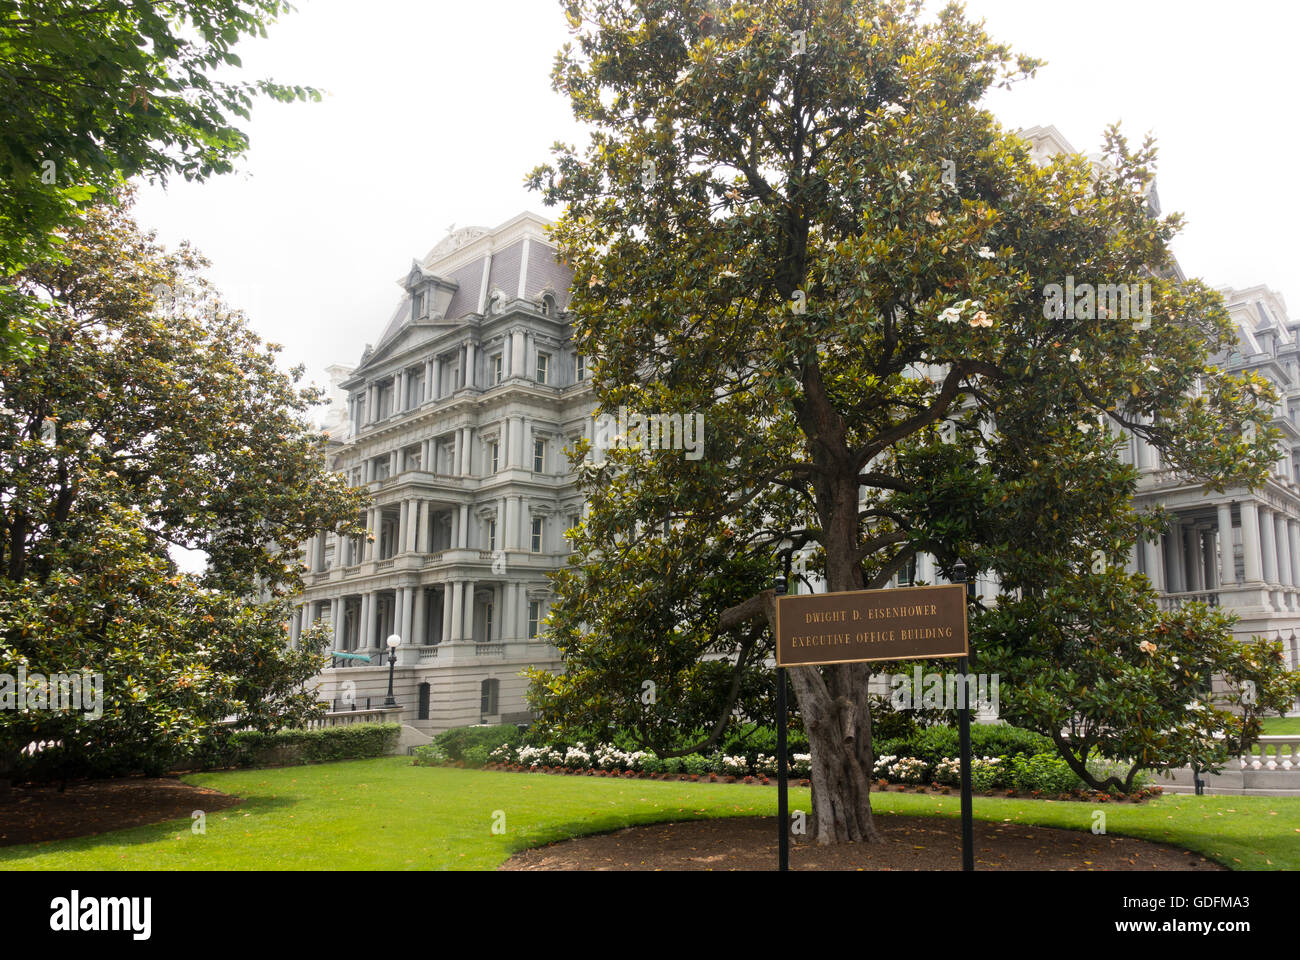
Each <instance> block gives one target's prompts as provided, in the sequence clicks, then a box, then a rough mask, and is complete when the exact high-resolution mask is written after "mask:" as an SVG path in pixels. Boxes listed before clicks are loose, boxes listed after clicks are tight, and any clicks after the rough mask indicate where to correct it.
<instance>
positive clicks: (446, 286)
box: [354, 212, 573, 373]
mask: <svg viewBox="0 0 1300 960" xmlns="http://www.w3.org/2000/svg"><path fill="white" fill-rule="evenodd" d="M551 225H552V221H550V220H547V219H546V218H544V217H541V216H538V215H537V214H534V213H527V212H525V213H521V214H519V215H517V216H515V217H512V218H511V219H510V220H507V221H506V222H505V223H503V224H501V225H500V226H498V227H495V228H491V229H489V228H487V227H463V228H461V229H459V230H457V229H454V227H453V228H452V229H451V230H449V231H448V234H447V236H446V237H444V238H443V239H442V240H441V241H440V242H439V243H437V244H436V245H435V246H434V247H433V248H432V249H431V250H430V251H429V252H428V253H427V254H426V255H425V256H424V258H423V259H422V260H412V261H411V267H410V269H409V270H408V271H407V272H406V273H405V274H404V275H403V276H402V277H401V278H400V279H399V280H398V281H397V284H398V286H400V287H401V288H402V290H403V295H402V299H401V300H400V301H399V303H398V304H397V306H396V308H395V309H394V310H393V313H392V315H391V316H390V318H389V320H388V323H387V324H386V325H385V327H384V330H383V333H382V334H380V337H379V340H378V341H377V342H376V343H375V345H374V347H373V348H368V350H367V352H366V353H365V354H364V355H363V356H362V359H361V364H360V366H358V368H357V371H359V370H360V369H361V368H362V367H365V366H370V365H374V364H377V363H378V362H379V361H381V360H383V359H384V358H385V357H386V356H388V355H390V354H392V353H394V352H396V349H395V348H396V347H397V346H398V344H399V342H406V341H408V340H409V339H410V336H409V335H408V334H409V332H410V331H412V330H413V329H416V328H425V329H426V330H427V331H428V333H427V336H426V339H427V338H432V337H433V336H437V335H438V334H440V333H442V332H443V331H445V330H446V329H447V327H448V326H455V325H459V324H462V323H465V322H467V321H468V320H469V319H470V318H473V317H479V316H482V315H484V314H485V313H486V312H487V311H488V306H489V302H490V300H491V298H492V297H493V295H494V294H495V295H497V296H498V297H499V299H500V301H501V302H502V303H507V302H509V301H510V300H513V299H523V300H532V301H537V300H540V299H541V297H542V295H543V294H550V295H552V296H553V297H554V298H555V301H556V306H557V308H558V309H559V310H565V309H567V308H568V305H569V287H570V286H571V284H572V282H573V273H572V271H570V270H569V269H568V268H567V267H565V266H564V265H563V264H561V263H560V262H559V260H558V259H557V257H556V250H555V245H554V244H553V243H552V242H551V240H550V239H549V237H548V235H547V230H548V228H549V227H550V226H551ZM421 290H424V291H436V292H437V294H438V299H439V301H440V302H439V306H440V307H441V309H437V310H434V309H430V313H429V316H428V317H427V318H421V319H418V320H417V319H414V318H413V317H412V315H411V314H412V310H411V307H412V296H413V294H414V293H416V292H419V291H421ZM357 371H354V373H356V372H357Z"/></svg>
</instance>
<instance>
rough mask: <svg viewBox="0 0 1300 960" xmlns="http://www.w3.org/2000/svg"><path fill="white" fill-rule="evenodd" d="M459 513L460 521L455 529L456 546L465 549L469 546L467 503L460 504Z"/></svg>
mask: <svg viewBox="0 0 1300 960" xmlns="http://www.w3.org/2000/svg"><path fill="white" fill-rule="evenodd" d="M459 514H460V522H459V526H458V527H457V530H456V535H457V540H456V546H457V547H459V548H460V549H461V550H465V549H467V548H468V547H469V504H461V507H460V511H459Z"/></svg>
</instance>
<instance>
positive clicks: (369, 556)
mask: <svg viewBox="0 0 1300 960" xmlns="http://www.w3.org/2000/svg"><path fill="white" fill-rule="evenodd" d="M366 533H367V534H368V536H367V537H366V543H365V546H364V548H363V553H364V554H365V556H364V559H366V560H376V559H378V558H379V508H378V507H371V508H370V509H369V510H367V511H366ZM371 537H373V538H374V539H373V541H372V540H371V539H370V538H371Z"/></svg>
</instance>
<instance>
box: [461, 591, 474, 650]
mask: <svg viewBox="0 0 1300 960" xmlns="http://www.w3.org/2000/svg"><path fill="white" fill-rule="evenodd" d="M474 586H475V583H474V581H473V580H467V581H465V584H464V590H465V607H464V609H465V624H464V626H463V627H462V628H461V636H463V637H464V638H465V639H466V640H473V639H474Z"/></svg>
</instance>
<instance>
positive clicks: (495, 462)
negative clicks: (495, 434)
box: [488, 440, 501, 473]
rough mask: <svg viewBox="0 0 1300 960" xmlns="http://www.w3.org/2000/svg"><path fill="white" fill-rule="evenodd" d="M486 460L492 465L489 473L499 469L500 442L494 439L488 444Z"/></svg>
mask: <svg viewBox="0 0 1300 960" xmlns="http://www.w3.org/2000/svg"><path fill="white" fill-rule="evenodd" d="M488 461H489V463H490V465H491V467H492V469H491V470H489V471H488V472H489V473H496V472H497V471H498V470H500V469H501V444H500V443H499V442H497V441H496V440H493V441H492V442H491V443H489V444H488Z"/></svg>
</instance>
